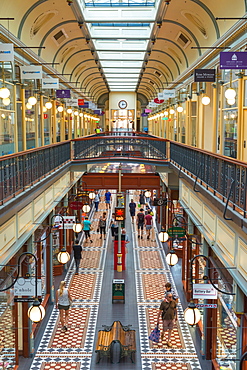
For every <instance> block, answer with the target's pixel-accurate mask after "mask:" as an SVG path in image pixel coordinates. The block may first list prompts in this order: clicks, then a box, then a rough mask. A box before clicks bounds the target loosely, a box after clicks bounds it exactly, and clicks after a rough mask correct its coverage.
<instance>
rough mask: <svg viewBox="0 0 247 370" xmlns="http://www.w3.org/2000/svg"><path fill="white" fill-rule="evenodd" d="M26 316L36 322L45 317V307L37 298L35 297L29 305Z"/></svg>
mask: <svg viewBox="0 0 247 370" xmlns="http://www.w3.org/2000/svg"><path fill="white" fill-rule="evenodd" d="M27 314H28V317H29V319H30V320H31V321H33V322H35V323H37V322H40V321H41V320H43V318H44V317H45V309H44V307H43V306H42V305H41V304H40V302H39V300H38V298H35V300H34V302H33V304H32V306H31V307H29V309H28V311H27Z"/></svg>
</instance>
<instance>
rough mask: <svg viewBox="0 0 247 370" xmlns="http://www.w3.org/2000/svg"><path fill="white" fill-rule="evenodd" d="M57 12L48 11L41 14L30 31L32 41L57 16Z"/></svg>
mask: <svg viewBox="0 0 247 370" xmlns="http://www.w3.org/2000/svg"><path fill="white" fill-rule="evenodd" d="M57 13H58V11H57V10H48V11H47V12H45V13H42V14H40V15H39V16H38V17H37V18H36V19H35V21H34V22H33V24H32V26H31V30H30V38H31V39H32V38H33V37H34V36H35V35H37V33H38V32H39V31H40V30H41V28H43V27H44V26H45V25H46V24H47V23H48V22H49V21H50V20H51V19H52V18H53V17H54V16H55V15H56V14H57Z"/></svg>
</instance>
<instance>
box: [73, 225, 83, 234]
mask: <svg viewBox="0 0 247 370" xmlns="http://www.w3.org/2000/svg"><path fill="white" fill-rule="evenodd" d="M73 231H74V233H76V234H78V233H80V232H81V231H82V224H81V223H79V222H77V223H75V224H74V225H73Z"/></svg>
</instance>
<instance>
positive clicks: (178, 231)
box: [167, 226, 186, 238]
mask: <svg viewBox="0 0 247 370" xmlns="http://www.w3.org/2000/svg"><path fill="white" fill-rule="evenodd" d="M167 233H168V235H169V236H170V238H175V237H178V238H182V237H183V236H185V234H186V231H185V230H184V228H182V227H180V226H173V227H170V228H169V229H168V230H167Z"/></svg>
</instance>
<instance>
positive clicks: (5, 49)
mask: <svg viewBox="0 0 247 370" xmlns="http://www.w3.org/2000/svg"><path fill="white" fill-rule="evenodd" d="M0 62H14V47H13V44H0Z"/></svg>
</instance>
